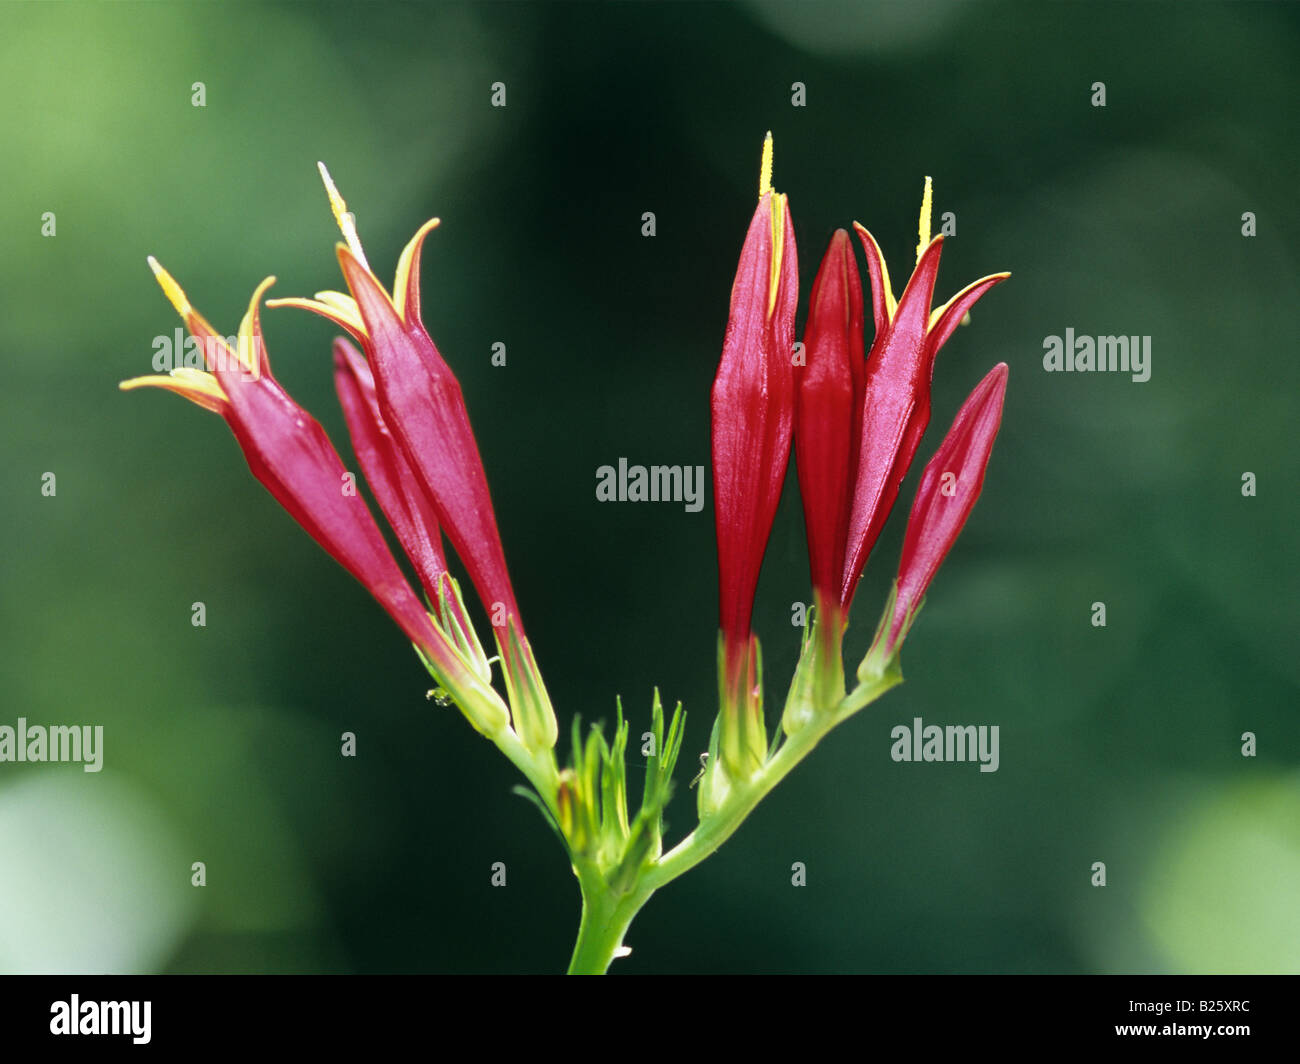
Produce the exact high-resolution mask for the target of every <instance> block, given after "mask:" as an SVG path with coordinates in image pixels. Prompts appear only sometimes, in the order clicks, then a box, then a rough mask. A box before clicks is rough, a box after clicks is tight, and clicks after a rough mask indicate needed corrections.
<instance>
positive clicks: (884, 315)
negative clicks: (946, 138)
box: [841, 177, 1010, 611]
mask: <svg viewBox="0 0 1300 1064" xmlns="http://www.w3.org/2000/svg"><path fill="white" fill-rule="evenodd" d="M930 196H931V192H930V179H929V178H928V177H927V178H926V179H925V196H924V199H923V201H922V204H921V224H920V227H919V228H920V243H919V245H918V247H917V256H918V257H917V264H916V269H915V271H913V273H912V277H911V279H910V280H909V281H908V283H907V287H906V288H905V289H904V291H903V296H902V298H901V299H900V300H897V301H896V300H895V299H894V294H893V292H892V290H891V289H890V285H889V271H888V270H887V269H886V267H885V260H884V256H883V255H881V253H880V248H879V246H878V245H877V244H876V241H875V239H874V238H873V237H872V235H871V234H870V233H869V232H867V230H866V229H865V228H863V227H862V226H861V225H858V224H857V223H854V227H855V228H856V230H857V233H858V236H859V238H860V239H861V241H862V247H863V250H864V251H865V252H866V256H867V270H868V273H869V274H870V277H871V292H872V316H873V317H874V319H875V325H876V338H875V341H874V342H873V343H872V345H871V352H870V354H869V355H868V356H867V380H866V387H865V390H864V395H863V404H862V431H861V437H860V438H861V444H860V451H859V456H858V464H857V472H856V477H857V481H856V484H855V486H854V491H853V503H852V513H851V518H850V522H849V530H848V546H847V550H846V557H845V562H844V572H843V577H842V584H841V600H842V605H843V607H844V609H845V610H846V611H847V610H848V607H849V604H850V603H851V602H852V600H853V594H854V592H855V591H856V590H857V584H858V578H859V577H860V576H861V575H862V567H863V565H864V564H865V563H866V560H867V556H868V555H869V554H870V553H871V548H872V547H873V546H875V543H876V540H877V539H878V538H879V536H880V531H881V529H882V528H883V527H884V524H885V521H886V520H887V519H888V517H889V513H890V511H891V510H892V509H893V506H894V502H895V500H896V499H897V498H898V490H899V487H900V486H901V484H902V482H903V478H904V477H906V476H907V471H908V468H909V467H910V466H911V464H912V459H913V457H914V456H915V455H916V449H917V446H918V445H919V444H920V442H921V436H922V435H924V433H925V429H926V426H927V425H928V424H929V421H930V379H931V376H932V375H933V372H934V358H935V355H936V354H938V351H939V348H940V347H942V346H943V344H944V342H945V341H947V339H948V337H949V336H951V335H952V332H953V330H954V329H956V328H957V326H958V325H959V324H960V323H961V321H962V319H963V318H964V317H965V316H966V314H967V312H968V311H969V310H970V308H971V307H972V306H974V305H975V303H976V302H977V301H978V300H979V298H980V297H981V296H982V295H984V293H985V292H987V291H988V290H989V289H990V288H992V287H993V286H994V285H996V284H999V283H1000V282H1002V281H1005V280H1006V279H1007V277H1009V276H1010V274H1007V273H997V274H992V275H990V276H988V277H983V278H981V279H980V280H978V281H975V282H973V283H972V284H969V285H967V286H966V287H965V288H963V289H962V290H961V291H960V292H958V293H957V294H956V295H955V296H953V297H952V298H951V299H950V300H949V301H948V302H947V303H945V304H944V305H943V306H941V307H937V308H935V309H934V310H931V309H930V302H931V299H932V298H933V296H934V282H935V277H936V275H937V273H938V270H939V256H940V254H941V252H942V250H943V237H942V235H940V236H936V237H935V238H934V239H933V240H931V239H930Z"/></svg>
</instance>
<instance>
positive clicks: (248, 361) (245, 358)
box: [235, 277, 275, 379]
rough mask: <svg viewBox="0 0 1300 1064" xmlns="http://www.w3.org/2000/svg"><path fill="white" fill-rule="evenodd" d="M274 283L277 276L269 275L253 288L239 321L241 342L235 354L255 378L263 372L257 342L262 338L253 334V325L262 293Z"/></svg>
mask: <svg viewBox="0 0 1300 1064" xmlns="http://www.w3.org/2000/svg"><path fill="white" fill-rule="evenodd" d="M273 284H275V278H274V277H267V278H265V279H263V281H262V283H261V284H259V285H258V286H257V288H256V289H254V290H253V296H252V298H251V299H249V301H248V310H247V312H246V313H245V314H244V319H243V321H241V322H240V323H239V343H238V347H237V350H236V351H235V356H236V357H237V358H238V359H239V361H240V363H241V364H242V365H243V367H244V368H245V369H246V370H248V372H249V373H250V374H251V375H252V376H253V378H254V379H256V378H257V377H258V375H259V374H260V372H261V360H260V359H259V358H258V356H257V344H258V341H259V339H260V338H259V337H258V336H255V335H254V334H253V325H254V323H255V322H256V321H257V308H258V306H259V305H260V304H261V302H262V295H263V294H264V293H265V292H266V290H267V289H268V288H270V287H271V285H273ZM259 331H260V330H259Z"/></svg>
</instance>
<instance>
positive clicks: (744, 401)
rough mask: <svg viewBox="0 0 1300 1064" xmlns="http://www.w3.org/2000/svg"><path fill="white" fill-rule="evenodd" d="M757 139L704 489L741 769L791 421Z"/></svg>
mask: <svg viewBox="0 0 1300 1064" xmlns="http://www.w3.org/2000/svg"><path fill="white" fill-rule="evenodd" d="M771 175H772V138H771V134H768V136H767V139H766V140H765V141H764V145H763V165H762V176H761V178H760V180H759V200H758V206H757V208H755V210H754V215H753V218H752V219H751V221H750V224H749V230H748V232H747V233H746V235H745V243H744V245H743V247H742V248H741V252H740V263H739V266H738V267H737V270H736V279H735V283H734V284H733V285H732V289H731V311H730V316H729V317H728V320H727V331H726V335H725V337H724V339H723V343H722V359H721V361H720V363H719V365H718V373H717V377H716V378H715V379H714V382H713V394H712V404H711V405H712V424H713V431H712V436H713V498H714V506H715V510H716V514H715V518H716V522H717V536H718V593H719V614H720V620H721V628H722V634H721V649H720V653H721V658H722V660H721V662H720V666H721V670H720V676H719V683H720V689H721V696H722V698H721V700H722V706H723V713H722V721H723V726H722V729H721V734H720V741H721V747H722V755H723V761H724V763H725V764H726V765H727V767H728V770H729V771H730V773H731V774H732V776H733V777H740V776H742V775H747V774H748V773H749V772H751V771H752V770H753V769H754V768H756V767H757V765H758V764H759V763H760V762H761V760H762V757H763V756H764V754H765V752H766V745H767V743H766V735H765V729H764V726H763V716H762V702H761V691H760V690H758V689H757V688H759V687H761V669H760V667H759V664H758V661H757V655H758V647H757V641H756V640H755V639H754V637H753V635H752V634H751V631H750V619H751V615H752V612H753V605H754V592H755V590H756V588H757V585H758V573H759V569H760V567H761V566H762V563H763V554H764V552H765V551H766V549H767V541H768V537H769V535H770V534H771V531H772V520H773V518H774V517H775V515H776V507H777V503H778V502H779V501H780V498H781V487H782V484H783V483H784V481H785V470H786V464H787V463H788V461H789V457H790V438H791V433H792V430H793V421H794V371H793V365H792V357H793V349H794V312H795V304H796V303H797V302H798V297H799V278H798V263H797V260H796V253H795V242H794V227H793V225H792V224H791V221H790V211H789V207H788V204H787V202H786V197H785V196H783V195H781V194H780V193H777V192H774V191H773V190H772V184H771Z"/></svg>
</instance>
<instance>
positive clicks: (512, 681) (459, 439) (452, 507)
mask: <svg viewBox="0 0 1300 1064" xmlns="http://www.w3.org/2000/svg"><path fill="white" fill-rule="evenodd" d="M320 171H321V177H322V179H323V180H324V182H325V189H326V192H327V193H328V194H329V199H330V206H331V208H332V209H333V211H334V217H335V220H336V221H337V222H338V225H339V229H340V230H341V231H342V233H343V236H344V238H345V240H346V243H345V244H339V245H338V258H339V264H340V266H341V267H342V270H343V276H344V279H345V280H346V282H347V285H348V289H349V291H350V292H351V293H352V294H351V296H346V295H343V294H342V293H339V292H320V293H317V296H316V298H315V299H281V300H272V301H269V302H268V303H267V306H297V307H303V308H305V309H307V310H311V311H313V312H314V313H317V314H320V315H321V316H323V317H325V318H328V319H330V320H331V321H334V322H336V323H337V324H339V325H341V326H342V327H343V328H345V329H347V330H348V332H349V333H351V334H352V336H353V337H354V338H355V339H356V340H357V341H358V342H359V343H360V344H361V345H362V347H363V349H364V350H365V353H366V358H367V361H368V364H369V367H370V371H371V372H372V373H373V379H374V385H375V396H376V398H377V401H378V412H379V419H380V421H381V422H382V424H383V425H384V426H386V428H387V431H388V433H389V434H390V436H391V439H392V440H393V441H394V442H395V443H396V445H397V451H398V452H399V453H400V457H401V458H403V459H404V460H405V464H406V468H407V470H408V471H409V472H410V473H411V474H413V478H412V479H413V481H414V483H415V485H416V486H418V488H419V490H420V493H421V494H422V495H423V497H424V501H425V503H426V504H427V506H428V507H429V508H430V510H431V511H432V514H433V515H434V516H435V519H436V521H437V523H438V525H439V526H441V528H442V529H443V530H445V531H446V533H447V536H448V538H449V539H450V540H451V542H452V546H453V547H454V548H455V550H456V553H457V555H458V556H459V557H460V559H461V561H463V562H464V563H465V568H466V569H468V570H469V575H470V579H471V580H472V581H473V583H474V587H475V588H476V590H477V591H478V594H479V598H480V599H481V600H482V602H483V605H484V607H485V608H486V610H487V612H488V614H489V619H490V621H491V624H492V627H493V629H494V630H495V634H496V637H497V642H498V645H499V647H500V650H501V658H502V662H503V665H504V673H505V679H506V684H507V689H508V693H509V696H510V703H511V708H512V712H513V715H514V724H515V729H516V730H517V731H518V732H519V735H520V738H521V739H522V740H523V742H524V744H525V746H527V747H529V748H530V749H541V748H549V747H552V746H554V745H555V740H556V734H557V728H556V722H555V713H554V711H553V709H552V708H551V703H550V699H549V697H548V696H547V694H546V689H545V687H544V686H543V684H542V680H541V675H540V673H539V671H538V669H537V664H536V662H535V660H534V658H533V653H532V648H531V647H530V646H529V644H528V640H527V638H526V637H525V635H524V629H523V624H522V622H521V621H520V619H519V608H518V606H517V605H516V603H515V594H514V589H513V588H512V586H511V583H510V574H509V571H508V570H507V568H506V560H505V553H504V551H503V550H502V548H501V537H500V535H499V533H498V531H497V523H496V515H495V513H494V512H493V508H492V499H491V497H490V495H489V493H488V485H487V476H486V475H485V473H484V471H483V460H482V458H481V457H480V455H479V450H478V444H477V442H476V441H475V439H474V433H473V431H472V430H471V428H470V423H469V412H468V410H467V409H466V407H465V399H464V396H463V395H462V393H461V389H460V384H459V382H458V381H457V380H456V377H455V375H454V374H453V373H452V372H451V369H450V368H449V367H448V366H447V363H446V362H444V361H443V358H442V356H441V355H440V354H439V353H438V349H437V347H435V346H434V343H433V340H432V339H430V337H429V334H428V332H427V331H426V330H425V328H424V325H423V323H422V322H421V320H420V249H421V247H422V246H423V243H424V238H425V237H426V236H427V235H428V234H429V233H430V232H431V231H432V230H433V229H434V228H435V227H436V226H437V225H438V219H436V218H435V219H432V220H431V221H429V222H426V223H425V224H424V225H423V226H421V227H420V229H419V230H418V231H417V232H416V234H415V236H414V237H412V239H411V241H410V243H408V244H407V246H406V248H405V250H404V251H403V252H402V255H401V257H400V259H399V260H398V265H397V276H396V279H395V281H394V284H393V294H392V295H391V296H390V295H389V294H388V292H387V291H386V290H385V289H384V286H383V285H382V284H381V283H380V282H379V280H378V279H377V278H376V277H375V275H374V273H373V272H372V271H371V269H370V265H369V263H368V262H367V261H366V256H365V252H364V251H363V250H362V248H361V242H360V240H359V239H358V237H357V232H356V224H355V221H354V219H353V217H352V215H351V214H350V213H349V212H348V210H347V204H346V203H344V201H343V198H342V197H341V196H340V195H339V193H338V189H337V188H335V186H334V182H333V181H332V180H331V178H330V176H329V172H328V171H327V170H326V169H325V166H324V164H321V165H320ZM397 531H398V532H399V534H400V533H401V531H402V530H401V528H400V527H399V528H397Z"/></svg>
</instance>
